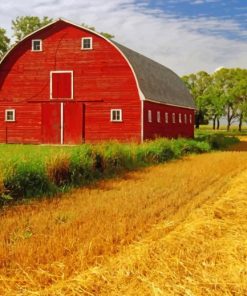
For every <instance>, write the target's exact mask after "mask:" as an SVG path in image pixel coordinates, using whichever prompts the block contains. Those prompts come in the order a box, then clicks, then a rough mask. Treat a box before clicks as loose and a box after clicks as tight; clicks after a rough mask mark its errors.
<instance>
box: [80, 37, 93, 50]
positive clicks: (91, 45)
mask: <svg viewBox="0 0 247 296" xmlns="http://www.w3.org/2000/svg"><path fill="white" fill-rule="evenodd" d="M86 39H89V40H90V47H89V48H85V47H84V40H86ZM92 49H93V37H83V38H81V50H92Z"/></svg>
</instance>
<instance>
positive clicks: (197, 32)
mask: <svg viewBox="0 0 247 296" xmlns="http://www.w3.org/2000/svg"><path fill="white" fill-rule="evenodd" d="M183 1H184V0H183ZM191 1H193V2H196V1H197V2H198V1H207V2H208V1H210V2H212V1H217V0H191ZM0 11H1V21H0V26H1V27H5V28H8V30H10V26H11V20H12V19H14V18H15V17H16V16H19V15H38V16H44V15H48V16H50V17H53V18H56V17H64V18H67V19H69V20H71V21H72V22H76V23H79V24H80V23H82V22H85V23H87V24H89V25H93V26H95V27H96V28H97V30H98V31H107V32H109V33H112V34H114V35H115V36H116V38H115V39H116V41H118V42H120V43H122V44H124V45H126V46H127V47H129V48H132V49H134V50H136V51H138V52H140V53H142V54H145V55H147V56H149V57H151V58H153V59H154V60H156V61H158V62H160V63H162V64H164V65H166V66H168V67H170V68H171V69H173V70H174V71H175V72H177V73H178V74H185V73H190V72H195V71H199V70H202V69H203V70H206V71H209V72H213V71H214V69H216V68H217V67H219V66H222V65H223V66H224V67H245V68H247V43H246V42H245V41H244V40H242V41H241V40H240V39H239V40H230V39H227V38H226V37H224V34H223V33H226V32H227V33H231V34H235V35H238V36H239V37H240V36H242V37H246V32H244V31H241V28H240V26H239V24H237V23H236V22H234V21H233V20H220V19H216V18H206V17H203V16H202V17H199V18H197V19H190V18H177V17H176V16H172V15H169V14H166V13H165V12H163V11H161V10H157V9H156V10H152V9H150V8H148V7H147V6H146V1H142V2H141V3H139V4H136V3H135V1H134V0H105V1H102V0H94V1H88V0H70V1H67V0H53V1H48V0H36V1H34V0H32V1H31V0H23V1H20V2H16V0H8V1H6V2H5V3H3V2H1V3H0Z"/></svg>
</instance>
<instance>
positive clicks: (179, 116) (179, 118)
mask: <svg viewBox="0 0 247 296" xmlns="http://www.w3.org/2000/svg"><path fill="white" fill-rule="evenodd" d="M178 123H183V122H182V114H181V113H179V114H178Z"/></svg>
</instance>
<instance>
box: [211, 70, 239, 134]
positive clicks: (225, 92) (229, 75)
mask: <svg viewBox="0 0 247 296" xmlns="http://www.w3.org/2000/svg"><path fill="white" fill-rule="evenodd" d="M236 74H237V71H236V69H226V68H222V69H220V70H219V71H217V72H215V73H214V74H213V79H214V83H215V88H217V89H218V91H219V94H218V95H219V97H220V98H221V99H222V101H223V102H224V108H225V114H224V115H225V116H226V119H227V130H228V131H229V130H230V127H231V125H232V123H233V122H234V121H235V120H236V119H237V118H238V117H239V106H238V104H237V103H236V96H235V95H234V93H233V88H234V86H235V84H236Z"/></svg>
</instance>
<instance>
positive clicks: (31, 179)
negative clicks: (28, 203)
mask: <svg viewBox="0 0 247 296" xmlns="http://www.w3.org/2000/svg"><path fill="white" fill-rule="evenodd" d="M237 141H238V139H237V138H235V137H225V136H224V135H222V134H213V135H212V134H211V135H210V134H207V133H204V134H199V135H198V136H197V137H196V139H194V140H192V139H177V140H168V139H164V138H160V139H156V140H154V141H147V142H144V143H143V144H140V145H138V144H121V143H118V142H106V143H102V144H98V145H90V144H84V145H80V146H67V147H66V146H62V147H61V146H33V145H0V168H1V170H0V203H1V204H6V203H9V201H11V200H12V201H18V200H22V199H23V198H32V197H38V196H43V195H53V194H55V193H58V192H63V191H64V190H68V189H69V188H71V187H76V186H82V185H85V184H89V183H91V182H92V181H94V180H97V179H100V178H108V177H113V176H115V175H117V174H119V173H121V172H124V171H128V170H132V169H136V168H140V167H144V166H148V165H152V164H157V163H163V162H166V161H169V160H172V159H177V158H180V157H182V156H184V155H187V154H191V153H205V152H209V151H210V150H212V149H220V148H225V147H226V146H228V145H231V144H233V143H235V142H237Z"/></svg>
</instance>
